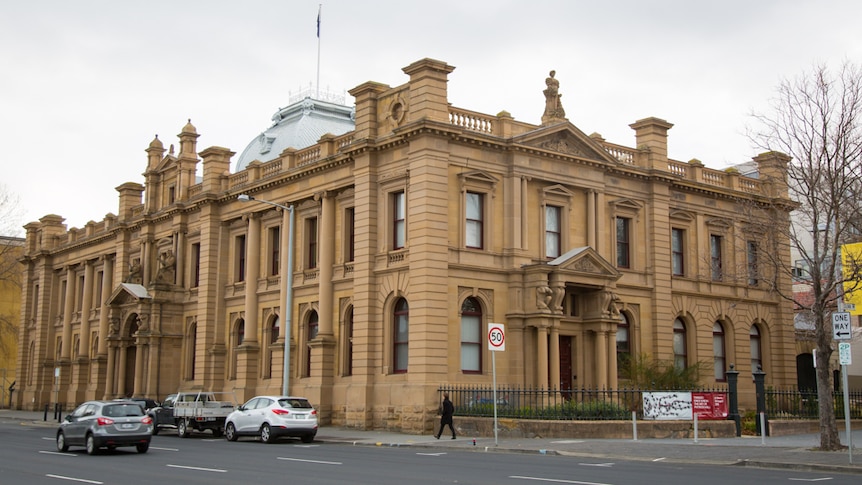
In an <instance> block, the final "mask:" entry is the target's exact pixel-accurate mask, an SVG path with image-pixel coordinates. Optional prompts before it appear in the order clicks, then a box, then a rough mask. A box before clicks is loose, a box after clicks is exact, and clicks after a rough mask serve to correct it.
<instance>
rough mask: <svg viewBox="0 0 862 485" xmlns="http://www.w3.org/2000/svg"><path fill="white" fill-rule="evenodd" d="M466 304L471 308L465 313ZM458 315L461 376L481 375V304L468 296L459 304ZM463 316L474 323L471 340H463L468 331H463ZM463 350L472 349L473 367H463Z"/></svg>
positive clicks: (482, 326)
mask: <svg viewBox="0 0 862 485" xmlns="http://www.w3.org/2000/svg"><path fill="white" fill-rule="evenodd" d="M468 302H470V303H471V306H472V308H471V309H467V310H466V311H465V308H466V307H467V304H468ZM459 313H460V316H461V322H460V323H461V328H460V330H461V331H460V333H459V335H460V339H459V340H460V346H459V350H460V352H461V373H462V374H482V372H483V355H482V348H483V347H482V343H483V339H482V329H483V328H484V315H483V312H482V303H481V302H480V301H479V299H478V298H476V297H473V296H469V297H467V298H465V299H464V301H463V302H462V303H461V310H460V312H459ZM465 316H466V317H469V318H472V319H474V320H475V321H474V322H472V323H474V324H475V334H473V335H472V337H473V339H472V340H465V332H466V331H467V330H469V329H465V324H466V323H467V322H465V318H464V317H465ZM465 349H473V355H475V359H476V362H475V365H474V366H472V367H473V368H465V367H467V366H466V365H465V363H466V361H467V353H466V352H465Z"/></svg>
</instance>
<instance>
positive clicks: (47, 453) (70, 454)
mask: <svg viewBox="0 0 862 485" xmlns="http://www.w3.org/2000/svg"><path fill="white" fill-rule="evenodd" d="M39 453H42V454H43V455H58V456H78V455H76V454H74V453H60V452H59V451H40V452H39Z"/></svg>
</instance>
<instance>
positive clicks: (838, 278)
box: [748, 62, 862, 450]
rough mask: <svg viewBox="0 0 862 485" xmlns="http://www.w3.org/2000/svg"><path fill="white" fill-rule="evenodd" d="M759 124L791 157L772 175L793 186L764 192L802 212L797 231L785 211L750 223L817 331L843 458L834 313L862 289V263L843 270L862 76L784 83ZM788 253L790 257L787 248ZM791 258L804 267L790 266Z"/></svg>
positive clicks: (831, 441) (760, 214)
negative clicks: (780, 195)
mask: <svg viewBox="0 0 862 485" xmlns="http://www.w3.org/2000/svg"><path fill="white" fill-rule="evenodd" d="M753 117H754V119H755V121H756V122H757V124H758V127H757V128H754V129H753V130H752V131H751V134H750V137H751V139H752V140H753V141H754V142H755V143H756V144H757V146H758V147H760V148H763V149H766V150H769V151H773V152H780V153H783V154H786V155H788V156H789V158H785V159H784V160H786V161H787V163H786V164H781V165H782V166H783V167H784V168H783V169H782V170H781V171H779V172H776V173H773V174H772V177H773V178H779V177H783V178H784V180H772V181H770V180H764V182H765V183H780V184H782V185H783V184H786V186H787V189H788V193H789V196H790V198H791V199H792V200H793V202H794V203H795V204H796V207H795V210H794V212H793V214H792V218H791V219H792V222H791V221H787V219H786V218H784V219H782V218H776V217H773V215H775V214H777V213H779V209H780V208H779V207H777V206H774V205H771V203H766V204H761V205H760V206H759V207H757V208H756V209H755V210H750V211H748V214H749V222H750V224H751V226H752V227H755V228H757V230H758V231H761V232H762V233H764V234H767V235H768V236H769V237H768V240H769V241H770V243H771V245H772V246H771V247H767V248H766V249H767V250H765V251H762V252H761V256H762V258H763V259H764V265H766V266H767V267H766V268H764V269H765V270H766V273H768V277H769V281H770V282H772V283H773V287H774V288H773V289H774V290H775V291H776V292H778V293H779V294H780V295H781V296H782V297H784V298H786V299H788V300H791V301H793V303H794V305H795V307H796V309H797V310H798V311H800V312H803V313H804V314H805V317H806V318H807V319H808V321H810V322H811V323H812V324H813V327H814V335H815V341H816V344H815V345H816V349H817V352H816V362H815V366H816V368H817V369H816V372H817V396H818V405H819V418H820V449H822V450H835V449H839V448H841V442H840V440H839V438H838V429H837V426H836V420H835V409H834V402H833V392H832V389H833V386H832V372H831V371H830V368H829V363H830V357H831V356H832V352H833V348H832V344H833V342H832V323H831V322H832V320H831V312H833V311H835V310H836V308H837V306H838V302H839V301H840V300H841V298H842V293H844V292H847V291H851V292H852V291H856V290H857V287H859V288H862V287H860V286H859V281H860V279H862V264H860V263H862V262H860V261H857V260H855V258H854V257H852V256H850V255H847V254H845V257H844V261H843V268H842V260H841V246H842V245H843V244H846V243H849V242H855V241H858V240H859V239H860V237H859V236H860V234H862V232H860V229H862V226H860V222H862V70H860V68H859V67H858V66H856V65H854V64H852V63H849V62H848V63H845V64H844V65H843V66H842V67H841V68H840V69H839V70H838V71H837V72H833V71H830V70H829V69H828V68H827V67H826V66H815V67H814V68H813V69H812V70H811V71H810V72H806V73H804V74H802V75H801V76H799V77H797V78H796V79H793V80H785V81H783V82H781V84H780V85H779V86H778V89H777V95H776V97H775V98H774V99H773V100H772V103H771V109H770V112H769V113H766V114H763V113H755V114H754V115H753ZM761 175H763V174H762V173H761ZM761 178H763V177H761ZM766 178H769V177H766ZM776 200H777V199H776ZM777 203H780V202H777ZM784 209H785V210H786V207H785V208H784ZM788 243H789V244H790V246H791V247H790V248H786V247H780V246H782V245H785V244H788ZM790 249H793V250H795V251H796V253H797V254H798V259H800V260H801V261H802V263H803V264H801V265H799V266H798V267H797V265H796V262H794V261H791V260H790V258H788V257H786V256H785V257H781V255H787V254H788V252H789V250H790ZM781 278H785V280H784V281H786V279H787V278H792V279H793V281H794V283H795V284H794V286H796V289H797V290H799V289H800V285H801V286H802V287H803V288H805V291H789V292H788V291H787V288H788V285H783V286H782V285H780V284H777V283H778V282H779V281H780V279H781ZM860 291H862V289H860Z"/></svg>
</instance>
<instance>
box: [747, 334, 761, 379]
mask: <svg viewBox="0 0 862 485" xmlns="http://www.w3.org/2000/svg"><path fill="white" fill-rule="evenodd" d="M748 340H749V342H750V343H751V372H754V371H756V370H763V347H762V345H761V334H760V328H758V326H757V324H756V323H755V324H753V325H752V326H751V330H749V331H748Z"/></svg>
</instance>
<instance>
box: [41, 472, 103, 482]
mask: <svg viewBox="0 0 862 485" xmlns="http://www.w3.org/2000/svg"><path fill="white" fill-rule="evenodd" d="M45 476H46V477H48V478H56V479H58V480H69V481H70V482H82V483H94V484H96V485H101V484H102V483H104V482H97V481H95V480H85V479H83V478H73V477H64V476H63V475H51V474H50V473H49V474H47V475H45Z"/></svg>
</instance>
